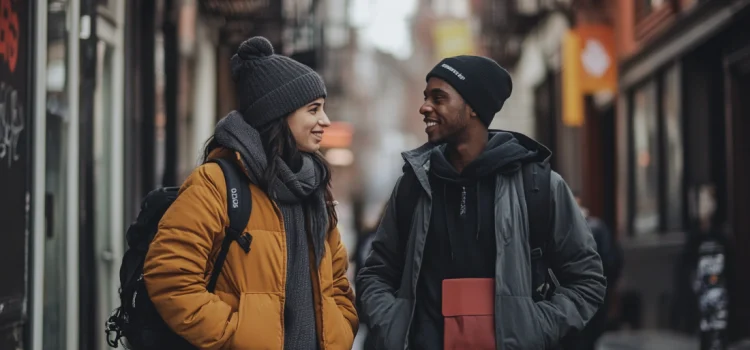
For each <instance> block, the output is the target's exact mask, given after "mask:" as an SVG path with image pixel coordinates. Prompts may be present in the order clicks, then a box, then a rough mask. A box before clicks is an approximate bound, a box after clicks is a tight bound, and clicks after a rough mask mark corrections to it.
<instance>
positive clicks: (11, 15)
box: [0, 0, 26, 168]
mask: <svg viewBox="0 0 750 350" xmlns="http://www.w3.org/2000/svg"><path fill="white" fill-rule="evenodd" d="M12 5H13V1H12V0H0V65H2V66H5V67H7V69H8V71H9V72H10V74H9V76H11V77H12V76H13V75H14V73H15V72H16V67H17V64H18V55H19V48H18V44H19V39H20V37H21V28H20V26H19V22H18V13H17V12H16V11H15V10H14V9H13V6H12ZM3 80H4V79H3ZM13 80H16V79H13ZM24 102H25V101H23V100H21V98H20V97H19V92H18V90H17V89H16V88H15V87H14V86H13V83H11V82H9V81H0V164H6V165H7V167H8V168H10V167H12V166H13V163H14V162H16V161H18V160H19V159H20V157H21V156H20V154H19V148H18V142H19V140H20V138H21V132H23V130H24V128H25V127H26V123H25V119H24V118H25V115H24V108H23V107H24Z"/></svg>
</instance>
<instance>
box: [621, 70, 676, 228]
mask: <svg viewBox="0 0 750 350" xmlns="http://www.w3.org/2000/svg"><path fill="white" fill-rule="evenodd" d="M670 72H671V73H672V74H676V75H677V76H676V81H677V84H676V85H674V86H672V88H676V89H677V91H676V92H675V93H676V95H675V96H676V97H675V98H676V101H675V104H676V106H677V107H676V112H673V113H675V114H676V118H677V125H676V128H677V129H678V131H677V132H678V133H679V147H680V149H681V151H680V152H679V155H680V156H681V157H682V160H681V162H680V163H679V164H681V169H678V170H677V171H676V172H674V173H675V174H679V175H680V176H679V177H671V176H670V175H672V171H671V170H669V168H670V156H672V155H673V154H672V152H670V151H671V150H670V148H669V140H668V132H669V130H668V128H669V125H668V121H667V119H668V115H667V114H668V113H667V105H666V103H667V102H666V99H667V95H666V93H667V89H669V88H670V87H669V86H668V84H669V82H668V79H669V74H670ZM682 74H683V72H682V67H681V65H680V64H679V62H670V63H669V64H668V65H666V66H665V67H663V68H661V69H659V70H658V71H657V73H655V74H653V75H651V76H649V77H648V78H647V79H645V80H644V81H642V82H641V83H639V84H636V85H634V86H632V87H631V88H629V89H628V91H627V93H626V103H627V110H628V114H627V123H626V125H627V138H628V149H627V164H628V179H629V180H628V216H627V218H628V222H627V228H628V233H629V235H630V236H633V237H641V236H649V235H654V234H656V235H663V234H665V233H667V232H671V231H680V230H684V229H686V227H687V215H686V211H687V205H686V198H687V194H686V188H685V175H684V172H685V169H686V166H685V164H686V159H687V156H686V152H685V151H686V150H685V122H686V121H685V115H684V110H683V109H682V96H683V95H684V93H683V90H684V88H683V87H682V85H681V82H682ZM649 84H653V88H649V87H648V86H649ZM643 89H653V90H652V91H653V92H652V93H653V97H654V101H653V102H654V103H653V105H654V106H655V111H653V112H654V115H655V118H656V120H655V124H654V125H655V126H654V127H656V148H655V152H656V155H655V158H656V160H655V161H656V165H655V166H656V172H657V175H656V181H657V183H656V192H657V193H656V197H657V198H656V214H657V215H658V222H657V225H656V227H655V228H653V229H650V228H649V229H646V230H638V228H637V225H636V218H637V214H638V212H637V206H638V188H637V185H638V184H637V179H636V175H637V169H636V165H637V164H636V163H637V154H636V152H637V149H636V144H635V139H636V118H635V116H636V113H637V111H636V94H637V93H638V92H639V91H642V90H643ZM648 133H649V135H650V133H651V131H650V129H649V131H648ZM647 137H650V136H647ZM673 181H677V182H678V184H677V185H676V187H677V188H679V191H680V193H679V196H678V198H677V199H675V198H670V191H669V189H670V186H675V185H674V184H673ZM674 200H676V201H678V204H679V205H680V206H681V207H680V210H679V214H677V215H675V216H673V215H672V214H671V213H670V209H669V207H670V205H673V201H674ZM676 216H678V217H679V219H675V217H676Z"/></svg>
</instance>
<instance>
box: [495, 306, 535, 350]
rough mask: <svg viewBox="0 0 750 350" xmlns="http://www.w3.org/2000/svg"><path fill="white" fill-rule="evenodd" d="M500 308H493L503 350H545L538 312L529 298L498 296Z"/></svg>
mask: <svg viewBox="0 0 750 350" xmlns="http://www.w3.org/2000/svg"><path fill="white" fill-rule="evenodd" d="M499 301H500V307H499V308H495V310H496V311H497V312H499V315H498V316H497V320H498V321H499V322H500V324H499V328H501V329H502V334H503V339H502V340H501V341H500V349H503V350H536V349H539V350H544V349H547V344H546V340H545V338H546V336H545V334H544V329H542V326H541V323H540V322H539V319H538V318H539V312H538V310H537V306H536V304H535V303H534V300H533V299H531V297H514V296H500V298H499Z"/></svg>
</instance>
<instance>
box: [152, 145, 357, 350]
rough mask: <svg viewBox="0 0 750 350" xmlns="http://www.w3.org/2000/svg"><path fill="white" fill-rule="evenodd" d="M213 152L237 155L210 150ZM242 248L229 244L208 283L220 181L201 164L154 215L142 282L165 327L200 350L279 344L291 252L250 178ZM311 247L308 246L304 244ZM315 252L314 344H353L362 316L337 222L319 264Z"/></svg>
mask: <svg viewBox="0 0 750 350" xmlns="http://www.w3.org/2000/svg"><path fill="white" fill-rule="evenodd" d="M211 156H212V157H219V156H221V157H224V158H227V157H232V158H234V160H236V161H237V162H239V163H240V164H241V162H242V161H241V158H240V157H239V155H238V154H236V153H234V152H231V151H228V150H225V149H224V150H220V151H215V152H213V153H212V155H211ZM250 190H251V193H252V200H253V209H252V213H251V215H250V220H249V222H248V224H247V229H246V232H248V233H250V234H251V235H252V236H253V242H252V248H251V251H250V252H249V253H248V254H245V252H244V251H243V250H242V248H241V247H240V246H239V245H238V244H232V245H231V248H230V250H229V254H228V255H227V259H226V262H225V264H224V267H223V269H222V273H221V275H220V276H219V279H218V282H217V284H216V290H215V294H212V293H209V292H208V291H206V284H207V282H208V279H209V278H210V276H209V275H210V271H211V269H212V266H213V262H214V261H215V259H216V256H217V255H218V252H219V250H220V248H221V242H222V239H223V238H224V228H225V227H226V226H228V224H229V222H228V216H227V208H226V203H227V199H226V193H227V192H226V183H225V181H224V175H223V173H222V170H221V168H220V167H219V165H218V164H215V163H206V164H204V165H201V166H200V167H198V168H197V169H196V170H195V171H193V173H192V174H191V175H190V177H188V179H187V180H186V181H185V183H184V184H183V185H182V187H181V188H180V192H179V196H178V197H177V199H176V200H175V202H174V203H173V204H172V205H171V207H170V208H169V209H168V210H167V212H166V214H165V215H164V216H163V218H162V220H161V222H160V223H159V231H158V233H157V234H156V237H155V238H154V240H153V242H152V243H151V246H150V248H149V252H148V255H147V256H146V261H145V265H144V267H143V273H144V278H145V282H146V288H147V289H148V293H149V296H150V297H151V300H152V301H153V303H154V305H155V306H156V309H157V310H158V312H159V314H160V315H161V316H162V318H163V319H164V321H165V322H166V323H167V325H169V327H170V328H171V329H172V330H174V331H175V332H176V333H177V334H179V335H180V336H182V337H184V338H185V339H187V340H188V341H189V342H190V343H192V344H193V345H195V346H197V347H198V348H200V349H278V350H282V349H283V348H284V300H285V295H286V293H285V292H286V291H285V288H286V269H287V251H286V234H285V233H284V232H285V231H284V220H283V218H282V216H281V211H280V210H279V208H278V207H277V206H276V205H275V204H274V203H273V202H272V201H271V200H270V198H269V197H268V196H267V195H266V194H265V193H264V192H263V191H262V190H261V189H260V188H259V187H257V186H255V185H251V186H250ZM310 254H313V252H312V251H310ZM310 260H311V268H310V270H311V271H312V272H311V276H310V277H311V279H312V282H313V293H314V300H315V314H316V325H317V332H318V339H319V341H320V349H322V350H328V349H335V350H339V349H351V348H352V343H353V341H354V336H355V334H356V333H357V328H358V326H359V321H358V319H357V312H356V310H355V308H354V302H353V301H354V293H353V291H352V288H351V286H350V284H349V280H348V279H347V277H346V271H347V268H348V258H347V253H346V248H345V247H344V245H343V243H342V242H341V236H340V235H339V231H338V229H333V230H331V231H330V232H329V233H328V235H327V238H326V241H325V255H324V256H323V258H322V260H321V262H320V268H319V269H316V268H315V266H314V265H315V262H314V260H315V259H310Z"/></svg>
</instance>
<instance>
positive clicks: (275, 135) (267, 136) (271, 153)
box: [202, 118, 338, 230]
mask: <svg viewBox="0 0 750 350" xmlns="http://www.w3.org/2000/svg"><path fill="white" fill-rule="evenodd" d="M258 133H259V134H260V139H261V143H262V144H263V150H264V151H265V152H266V159H267V160H268V166H267V167H266V170H265V172H264V173H263V178H262V179H260V181H261V182H262V183H261V184H259V185H260V187H261V188H263V189H264V190H267V189H268V184H270V183H271V181H272V180H273V179H274V178H276V177H277V176H278V173H279V169H278V165H277V164H276V162H274V161H273V159H274V158H276V157H277V156H278V157H281V160H283V161H284V162H285V163H286V164H287V165H288V166H289V168H291V169H292V170H293V171H295V172H296V171H298V170H299V169H300V167H301V166H302V154H301V152H300V150H299V149H297V142H296V141H295V140H294V135H292V130H291V129H289V124H288V123H287V120H286V118H280V119H278V120H275V121H273V122H270V123H268V124H266V125H264V126H263V127H262V128H260V129H259V130H258ZM219 147H221V144H219V142H218V141H216V138H215V137H214V136H211V137H210V138H209V139H208V141H206V146H205V147H204V149H203V159H202V163H205V162H207V161H208V158H209V154H210V153H211V152H212V151H213V150H215V149H217V148H219ZM310 155H311V156H313V157H315V158H316V159H317V160H318V161H319V162H320V164H323V166H324V167H325V170H326V171H325V177H324V178H323V184H324V186H325V194H324V198H325V201H326V209H327V211H328V213H327V214H328V228H329V230H330V229H333V228H335V227H336V225H337V224H338V215H336V208H335V205H334V199H333V192H332V190H331V167H330V166H329V165H328V162H326V160H325V158H324V157H323V155H322V154H320V152H315V153H311V154H310Z"/></svg>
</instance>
